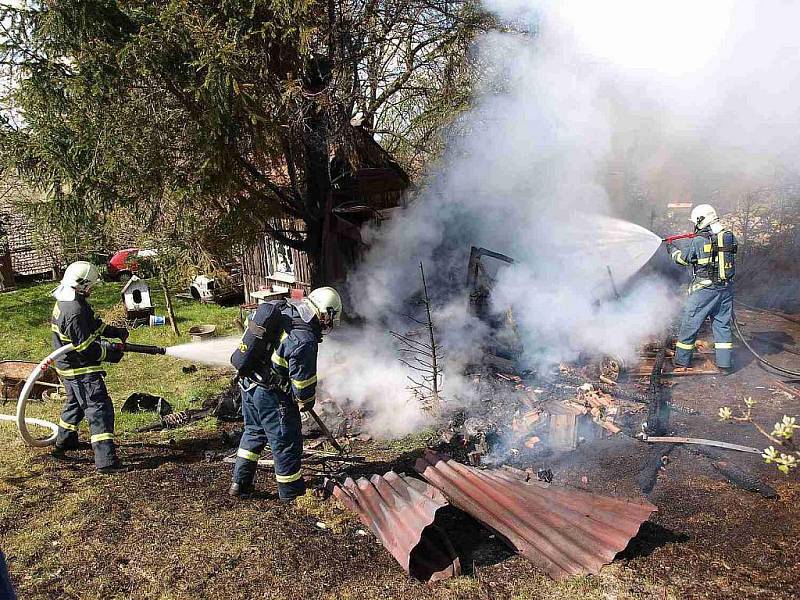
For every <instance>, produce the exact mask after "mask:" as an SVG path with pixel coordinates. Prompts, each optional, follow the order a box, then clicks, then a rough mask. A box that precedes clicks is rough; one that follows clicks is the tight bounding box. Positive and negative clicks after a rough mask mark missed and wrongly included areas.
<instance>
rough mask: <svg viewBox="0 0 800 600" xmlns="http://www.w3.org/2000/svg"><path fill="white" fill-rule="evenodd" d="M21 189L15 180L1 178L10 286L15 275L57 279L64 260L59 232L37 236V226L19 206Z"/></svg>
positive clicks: (2, 242)
mask: <svg viewBox="0 0 800 600" xmlns="http://www.w3.org/2000/svg"><path fill="white" fill-rule="evenodd" d="M20 189H21V187H20V184H19V183H18V182H17V181H16V180H14V179H4V180H0V273H2V275H3V277H4V279H5V282H6V286H8V285H9V282H11V284H13V281H14V278H15V277H16V278H19V277H23V278H24V277H36V278H39V277H43V276H44V277H49V278H55V277H56V275H57V274H58V270H59V267H60V264H59V263H60V261H61V258H60V256H59V255H60V249H59V244H58V240H57V238H56V236H55V235H52V236H50V237H49V238H48V239H44V240H42V239H34V238H35V233H34V228H33V226H32V224H31V222H30V221H29V219H28V217H27V216H26V215H24V214H23V213H22V211H21V210H20V209H19V205H20V203H21V200H20V198H21V195H20V194H21V192H20ZM9 264H10V272H8V268H9ZM11 275H13V277H12V276H11Z"/></svg>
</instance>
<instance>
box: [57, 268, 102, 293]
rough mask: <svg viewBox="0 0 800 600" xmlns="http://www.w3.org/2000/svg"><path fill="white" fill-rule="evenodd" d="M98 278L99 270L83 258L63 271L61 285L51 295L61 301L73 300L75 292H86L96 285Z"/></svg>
mask: <svg viewBox="0 0 800 600" xmlns="http://www.w3.org/2000/svg"><path fill="white" fill-rule="evenodd" d="M99 280H100V271H98V270H97V267H95V266H94V265H93V264H92V263H90V262H86V261H85V260H79V261H77V262H74V263H72V264H71V265H70V266H68V267H67V270H66V271H64V276H63V277H62V278H61V285H59V286H58V287H57V288H56V289H55V290H54V291H53V296H54V297H55V298H56V300H61V301H62V302H69V301H71V300H75V292H78V293H80V294H86V293H88V292H89V291H90V290H91V289H92V288H93V287H94V286H95V285H97V282H98V281H99Z"/></svg>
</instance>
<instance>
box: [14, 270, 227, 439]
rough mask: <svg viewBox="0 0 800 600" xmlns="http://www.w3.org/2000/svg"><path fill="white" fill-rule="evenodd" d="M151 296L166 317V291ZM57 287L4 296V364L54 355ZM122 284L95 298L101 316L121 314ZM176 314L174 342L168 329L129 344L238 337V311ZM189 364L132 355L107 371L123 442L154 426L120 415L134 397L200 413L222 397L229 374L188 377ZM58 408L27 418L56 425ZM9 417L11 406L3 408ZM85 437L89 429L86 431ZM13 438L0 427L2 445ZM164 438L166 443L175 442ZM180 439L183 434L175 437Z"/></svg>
mask: <svg viewBox="0 0 800 600" xmlns="http://www.w3.org/2000/svg"><path fill="white" fill-rule="evenodd" d="M149 283H150V286H151V293H152V297H153V300H154V303H155V304H156V313H157V314H164V313H165V312H166V311H165V309H164V301H163V291H162V290H161V288H160V286H159V285H158V283H157V282H156V281H155V280H150V282H149ZM54 287H55V284H53V283H46V284H39V285H31V286H27V287H23V288H20V289H18V290H15V291H12V292H7V293H3V294H0V315H2V320H0V360H28V361H34V362H38V361H39V360H41V359H42V358H44V357H45V356H46V355H47V354H49V353H50V351H51V342H50V324H49V323H50V321H49V319H50V313H51V310H52V306H53V302H54V300H53V298H52V296H50V292H51V291H52V289H53V288H54ZM121 290H122V285H121V284H118V283H104V284H102V285H100V286H98V288H97V289H96V290H94V291H93V293H92V298H91V303H92V306H93V307H94V309H95V311H96V312H97V313H98V314H100V315H101V316H102V315H103V314H104V313H106V312H112V311H113V312H119V308H118V305H119V303H120V291H121ZM174 304H175V312H176V317H177V320H178V326H179V328H180V330H181V335H180V336H175V335H174V334H173V333H172V330H171V329H170V328H169V326H164V327H147V326H145V327H140V328H137V329H134V330H132V331H131V336H130V340H129V341H130V342H133V343H138V344H155V345H159V346H171V345H175V344H182V343H186V342H189V341H190V339H189V335H188V333H187V332H188V330H189V328H190V327H191V326H192V325H197V324H206V323H209V324H212V325H216V327H217V334H218V335H221V336H224V335H235V334H236V333H237V331H238V330H237V329H236V326H235V324H234V320H235V318H236V317H237V316H238V314H239V312H238V308H236V307H232V308H222V307H220V306H217V305H213V304H201V303H199V302H194V301H191V300H182V299H179V298H176V299H174ZM185 364H187V363H185V362H182V361H178V360H176V359H173V358H169V357H166V356H148V355H142V354H129V355H126V356H125V358H124V359H123V360H122V362H120V363H119V364H116V365H107V366H108V368H107V372H108V377H107V378H106V384H107V386H108V390H109V393H110V395H111V398H112V399H113V401H114V404H115V406H116V408H117V422H116V432H117V435H118V437H119V438H120V439H121V440H122V441H124V440H125V439H126V437H129V434H130V432H132V431H133V430H134V429H136V428H138V427H141V426H143V425H147V424H149V423H151V422H152V421H153V420H154V416H153V414H151V413H139V414H133V415H131V414H122V413H120V412H119V408H120V407H121V406H122V404H123V402H124V401H125V399H126V398H127V397H128V396H129V395H130V394H131V393H133V392H146V393H149V394H154V395H156V396H162V397H164V398H166V399H167V400H168V401H169V402H170V404H172V406H173V407H174V408H175V410H184V409H186V408H190V407H198V406H200V405H201V403H202V400H203V399H205V398H207V397H208V396H211V395H213V394H215V393H218V392H219V391H220V390H222V389H223V388H224V387H225V386H226V385H227V382H228V380H229V377H230V374H229V373H227V372H226V371H224V370H221V369H218V368H211V367H205V366H202V365H198V367H199V368H198V370H197V371H196V372H194V373H190V374H186V373H183V372H182V369H181V367H182V366H184V365H185ZM59 408H60V407H58V406H56V405H54V404H52V403H45V404H44V405H38V404H31V405H29V411H28V414H29V416H41V417H43V418H46V419H49V420H54V419H55V420H57V419H58V416H59ZM0 410H2V411H3V412H6V413H11V412H13V410H14V406H13V405H12V404H6V405H5V406H4V407H2V408H0ZM193 427H196V428H201V429H204V430H208V429H211V428H214V427H216V421H215V420H208V421H202V422H200V423H198V424H194V425H193ZM83 428H84V433H82V435H85V424H84V425H83ZM10 435H11V436H13V435H15V432H14V431H13V426H11V425H7V424H6V423H0V441H3V440H8V436H10ZM174 435H175V434H173V433H165V434H164V437H174ZM177 435H179V436H180V435H181V434H177Z"/></svg>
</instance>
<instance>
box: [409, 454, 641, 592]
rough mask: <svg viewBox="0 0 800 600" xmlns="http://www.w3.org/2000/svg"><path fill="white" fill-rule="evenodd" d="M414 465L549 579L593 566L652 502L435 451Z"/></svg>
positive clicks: (620, 545)
mask: <svg viewBox="0 0 800 600" xmlns="http://www.w3.org/2000/svg"><path fill="white" fill-rule="evenodd" d="M415 468H416V470H417V471H418V472H419V473H420V474H422V476H423V477H424V478H425V479H426V480H428V482H430V483H431V484H432V485H434V486H436V487H437V488H438V489H440V490H441V491H442V492H444V495H445V496H447V498H449V499H450V501H451V502H452V503H453V504H454V505H455V506H457V507H458V508H460V509H461V510H463V511H465V512H467V513H469V514H470V515H472V516H473V517H475V518H476V519H477V520H479V521H480V522H481V523H483V524H484V525H486V526H488V527H490V528H491V529H493V530H495V531H496V532H497V533H499V534H500V535H501V536H503V537H504V538H505V539H506V540H507V541H508V542H509V543H510V544H511V545H512V546H513V547H514V548H515V549H516V550H517V551H518V552H519V553H520V554H522V555H523V556H525V557H526V558H527V559H528V560H530V561H531V562H532V563H534V564H535V565H537V566H538V567H540V568H541V569H543V570H544V571H546V572H547V574H548V575H550V576H551V577H553V578H554V579H561V578H564V577H568V576H570V575H582V574H587V573H597V572H598V571H599V570H600V568H601V567H602V566H603V565H604V564H607V563H610V562H611V561H612V560H614V556H615V555H616V554H617V553H618V552H620V551H622V550H623V549H624V548H625V546H627V545H628V542H629V541H630V539H631V538H632V537H633V536H635V535H636V533H637V532H638V531H639V527H640V525H641V524H642V523H643V522H644V521H646V520H647V519H648V518H649V517H650V514H651V513H653V512H654V511H655V510H657V509H656V507H655V506H654V505H652V504H650V503H649V502H647V501H645V500H626V499H617V498H611V497H608V496H601V495H599V494H594V493H591V492H587V491H583V490H577V489H573V488H566V487H558V486H552V485H547V484H543V483H540V482H530V483H528V482H524V481H522V480H520V479H518V478H516V477H514V476H512V475H509V474H508V473H506V472H504V471H497V470H478V469H474V468H472V467H468V466H466V465H462V464H460V463H457V462H455V461H453V460H448V459H446V458H444V457H442V456H440V455H438V454H436V453H433V452H430V453H428V454H427V455H426V456H425V457H424V458H420V459H419V460H418V461H417V463H416V465H415Z"/></svg>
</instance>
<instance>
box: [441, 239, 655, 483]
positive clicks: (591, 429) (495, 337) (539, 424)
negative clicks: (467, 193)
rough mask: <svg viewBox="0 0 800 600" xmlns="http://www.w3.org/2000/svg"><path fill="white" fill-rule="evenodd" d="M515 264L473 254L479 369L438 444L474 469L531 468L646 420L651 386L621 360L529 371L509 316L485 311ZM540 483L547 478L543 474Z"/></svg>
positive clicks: (473, 370)
mask: <svg viewBox="0 0 800 600" xmlns="http://www.w3.org/2000/svg"><path fill="white" fill-rule="evenodd" d="M512 263H513V259H511V258H509V257H507V256H505V255H502V254H499V253H496V252H491V251H489V250H485V249H483V248H472V251H471V253H470V261H469V266H468V278H467V285H468V288H469V294H470V296H469V311H470V313H471V314H472V315H473V316H475V317H477V318H479V319H480V320H481V321H483V322H484V323H486V324H487V325H488V326H489V330H490V335H489V338H488V339H487V340H486V343H485V345H484V351H483V355H482V357H481V359H480V363H479V364H473V365H471V366H469V367H468V368H467V371H466V374H467V377H468V378H469V380H470V381H471V382H472V386H473V393H472V394H471V397H472V398H474V399H475V400H474V401H473V402H472V404H471V405H470V406H468V407H467V408H464V409H459V410H457V411H455V412H453V413H452V414H451V415H449V422H448V424H447V426H446V428H445V429H444V431H443V432H442V435H441V444H442V446H444V447H447V448H446V449H447V450H448V451H449V452H452V453H453V455H454V456H457V457H459V458H460V459H461V460H463V461H464V462H469V463H470V464H471V465H473V466H479V465H480V466H486V467H496V466H501V465H508V466H512V467H528V466H530V465H531V464H535V463H541V462H542V461H543V460H544V459H546V458H547V457H549V456H551V455H553V454H554V453H557V452H569V451H572V450H575V449H576V448H577V447H578V446H579V445H581V444H584V443H588V442H591V441H593V440H597V439H601V438H604V437H608V436H613V435H617V434H619V433H620V432H624V433H626V434H628V435H635V434H636V433H637V432H638V430H639V428H640V427H641V423H642V421H643V419H644V417H645V415H646V411H647V408H646V407H647V404H648V403H649V400H650V397H649V393H648V385H649V381H648V379H646V378H641V377H640V374H639V373H638V372H636V373H635V374H632V375H631V376H630V377H629V376H628V374H627V373H626V370H625V365H624V363H623V361H621V360H619V359H618V358H615V357H611V356H605V357H581V358H579V359H578V360H577V361H576V362H574V363H570V364H565V363H562V364H560V365H559V366H558V368H555V369H552V370H551V371H549V372H547V373H536V372H534V371H530V370H526V369H525V368H524V365H523V364H521V362H520V357H521V356H522V354H523V352H522V350H523V349H522V345H521V343H520V342H519V338H518V336H517V332H516V325H515V322H514V316H513V314H512V313H511V311H508V312H507V313H505V314H503V315H497V314H496V313H493V312H492V311H491V310H490V296H491V290H492V287H493V284H494V281H495V280H496V277H497V273H498V271H499V270H500V269H502V268H504V267H505V266H507V265H509V264H512ZM540 478H544V479H547V473H546V470H545V473H544V474H543V475H542V474H540Z"/></svg>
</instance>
